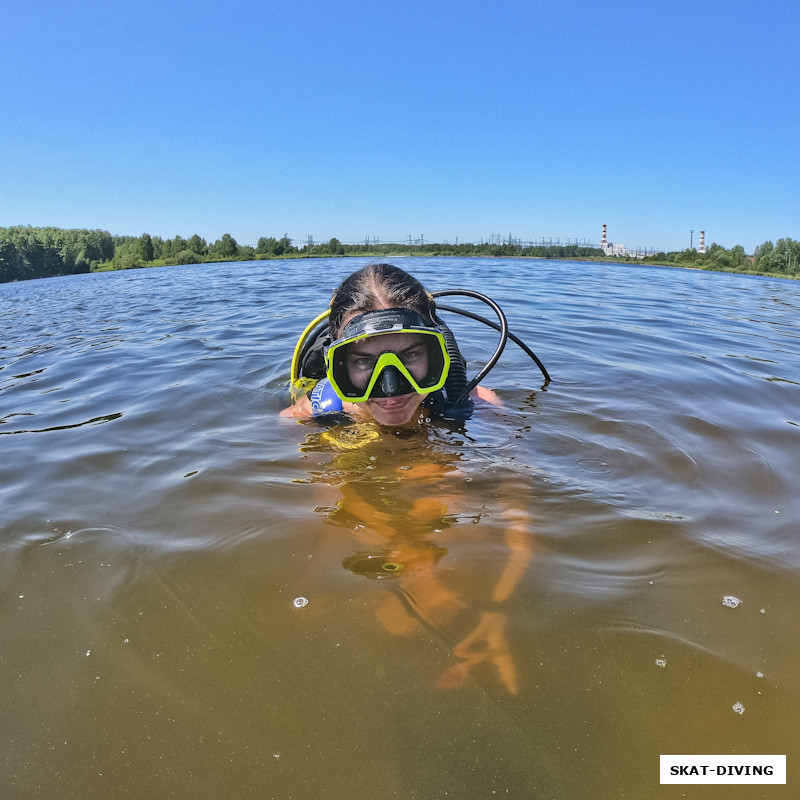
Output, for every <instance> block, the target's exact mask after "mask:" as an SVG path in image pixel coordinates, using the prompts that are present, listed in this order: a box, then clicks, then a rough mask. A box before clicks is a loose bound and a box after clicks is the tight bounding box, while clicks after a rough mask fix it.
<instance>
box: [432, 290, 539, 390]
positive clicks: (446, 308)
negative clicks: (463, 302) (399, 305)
mask: <svg viewBox="0 0 800 800" xmlns="http://www.w3.org/2000/svg"><path fill="white" fill-rule="evenodd" d="M436 307H437V308H440V309H441V310H442V311H450V312H452V313H453V314H461V315H462V316H464V317H469V318H470V319H474V320H475V321H476V322H482V323H483V324H484V325H488V326H489V327H490V328H494V329H495V330H496V331H499V330H500V326H499V325H498V324H497V323H496V322H494V321H493V320H491V319H486V317H483V316H481V315H480V314H476V313H475V312H474V311H467V310H466V309H464V308H456V307H455V306H444V305H441V304H437V306H436ZM508 338H509V339H511V341H512V342H514V344H516V345H519V347H521V348H522V349H523V350H524V351H525V352H526V353H527V354H528V355H529V356H530V358H531V360H532V361H534V363H535V364H536V366H537V367H539V370H540V371H541V373H542V376H543V377H544V379H545V381H546V382H547V383H550V381H551V380H552V379H551V378H550V373H549V372H548V371H547V367H545V365H544V364H542V362H541V361H540V360H539V357H538V356H537V355H536V353H534V352H533V350H531V348H530V347H528V345H526V344H525V342H523V341H522V339H520V338H519V336H516V335H515V334H513V333H512V332H511V331H508Z"/></svg>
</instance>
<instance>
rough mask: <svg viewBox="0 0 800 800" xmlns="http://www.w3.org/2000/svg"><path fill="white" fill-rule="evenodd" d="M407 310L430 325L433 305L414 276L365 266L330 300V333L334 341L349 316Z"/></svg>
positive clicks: (386, 266) (389, 268)
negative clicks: (390, 310)
mask: <svg viewBox="0 0 800 800" xmlns="http://www.w3.org/2000/svg"><path fill="white" fill-rule="evenodd" d="M384 306H385V307H388V308H409V309H412V310H414V311H416V312H418V313H419V314H421V315H422V316H423V317H424V318H425V319H426V320H427V321H428V322H429V323H430V324H432V322H433V314H434V313H435V309H436V304H435V303H434V300H433V298H432V297H431V295H430V294H429V293H428V292H427V291H425V287H424V286H423V285H422V284H421V283H420V282H419V281H418V280H417V279H416V278H414V277H413V276H411V275H409V274H408V273H407V272H406V271H405V270H403V269H400V267H395V266H394V265H392V264H368V265H367V266H366V267H363V268H362V269H360V270H358V271H357V272H354V273H353V274H352V275H350V276H348V277H347V278H345V279H344V280H343V281H342V282H341V283H340V284H339V287H338V288H337V289H336V291H335V292H334V293H333V298H332V299H331V315H330V319H329V324H330V331H331V333H332V334H333V336H334V337H336V336H338V335H339V333H340V332H341V329H342V323H343V322H344V319H345V317H346V316H348V315H349V314H353V313H354V312H355V313H356V314H364V313H366V312H367V311H374V310H375V309H377V308H380V307H384Z"/></svg>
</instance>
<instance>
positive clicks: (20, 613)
mask: <svg viewBox="0 0 800 800" xmlns="http://www.w3.org/2000/svg"><path fill="white" fill-rule="evenodd" d="M362 263H365V262H364V261H363V260H356V259H340V260H330V261H325V260H314V261H305V262H298V261H295V262H265V263H261V264H251V265H248V264H229V265H208V266H206V267H194V268H175V269H171V268H165V269H160V270H149V271H137V272H129V273H115V274H105V275H94V276H75V277H72V278H69V279H51V280H47V281H35V282H29V283H24V284H14V285H2V286H0V317H1V318H2V320H3V326H4V329H5V333H4V334H3V338H2V341H0V502H2V506H1V508H2V520H1V521H0V536H2V539H1V540H0V541H1V542H2V549H1V550H0V581H2V606H0V609H1V616H0V666H1V667H2V683H0V698H1V699H2V708H3V725H2V729H0V745H1V746H0V797H2V798H3V799H4V800H6V799H8V800H12V799H15V798H25V799H26V800H27V799H28V798H31V799H35V800H38V798H47V799H48V800H49V798H53V797H69V798H72V797H75V798H103V800H106V799H109V798H110V799H111V800H115V799H116V798H128V797H130V798H139V797H141V798H145V797H148V798H149V797H156V798H187V800H188V799H190V798H191V799H192V800H194V799H196V798H219V797H233V798H239V797H242V798H244V797H259V798H275V799H276V800H284V799H285V800H291V799H297V800H311V799H312V798H314V799H315V798H319V797H329V798H332V800H340V799H341V800H344V799H345V798H347V800H360V799H361V798H370V799H371V800H372V799H373V798H391V797H398V798H423V799H425V800H439V798H448V797H453V798H460V799H461V800H478V799H479V798H481V799H482V798H489V797H519V798H555V799H556V800H567V799H568V798H570V799H571V798H575V797H590V796H591V797H595V798H603V800H606V799H607V800H612V798H620V797H628V798H642V797H649V796H651V795H652V794H655V793H656V792H657V793H658V794H659V796H664V797H666V798H673V797H675V798H678V797H682V796H684V795H685V796H687V797H693V798H717V797H723V796H724V797H734V798H738V797H746V798H774V797H783V796H785V797H790V796H793V794H794V793H795V791H796V789H795V788H794V787H795V786H796V784H797V780H796V774H795V770H794V763H795V761H796V750H797V742H798V741H800V697H799V693H800V690H799V688H798V680H797V673H798V669H799V668H800V644H799V643H798V638H797V636H796V632H795V631H796V623H795V617H796V614H797V608H798V601H800V581H799V579H798V578H799V575H800V549H798V546H797V538H798V527H799V524H798V523H799V521H800V509H799V508H798V500H797V492H796V474H797V467H796V464H797V459H798V456H797V453H798V452H800V427H798V426H800V347H798V344H799V342H798V339H800V334H799V333H798V325H797V319H798V311H799V310H800V284H798V283H795V282H783V281H778V280H773V279H758V278H747V277H741V276H730V275H720V274H704V273H695V272H689V271H681V270H667V269H655V268H633V267H624V266H609V265H590V264H569V263H566V264H565V263H563V262H516V261H503V260H495V259H491V260H472V259H471V260H459V259H441V260H431V259H419V260H410V259H409V260H399V261H398V262H396V263H399V264H401V265H402V266H405V267H406V268H408V269H409V270H411V271H413V272H414V273H415V274H418V275H419V276H420V277H421V278H422V279H423V281H424V282H425V283H426V284H427V285H428V286H429V288H431V289H434V290H435V289H444V288H454V287H461V286H466V287H470V288H475V289H478V290H480V291H484V292H486V293H487V294H489V295H490V296H492V297H494V298H495V299H496V300H498V301H499V302H500V303H501V305H502V306H503V307H504V309H505V310H506V312H507V313H508V315H509V318H510V322H511V325H512V329H513V330H515V331H516V332H517V333H519V334H520V335H521V336H522V338H523V339H524V340H525V341H527V342H528V343H529V344H530V345H531V346H533V348H534V349H535V350H536V351H537V353H538V354H539V356H540V357H541V358H542V360H543V361H544V362H545V364H546V365H547V367H548V368H549V370H550V372H551V373H552V375H553V379H554V380H553V383H551V384H550V385H549V386H548V387H547V388H546V389H544V390H543V389H542V388H541V386H542V381H541V377H540V375H539V373H538V371H537V370H536V368H535V367H534V366H533V365H531V364H530V362H527V361H526V357H525V356H524V354H523V353H522V352H521V351H519V350H516V349H514V348H513V346H512V345H509V349H508V350H507V352H506V353H505V355H504V356H503V358H502V360H501V362H500V365H499V366H498V367H497V368H496V369H495V370H494V371H493V372H492V373H491V375H490V379H489V380H488V381H487V383H488V384H489V385H491V386H492V387H494V388H495V389H496V390H497V391H498V392H499V394H500V395H501V397H502V398H503V400H504V401H505V403H506V408H505V410H496V409H492V408H483V409H480V410H479V411H478V412H477V413H476V415H475V416H474V417H473V418H472V419H471V420H469V421H468V422H467V423H466V425H465V426H463V428H458V427H455V426H448V425H444V424H432V425H430V426H427V427H425V428H424V429H421V430H419V431H416V432H414V433H413V434H411V435H403V436H400V435H397V434H396V433H395V432H392V431H386V430H379V429H373V428H370V427H369V426H365V425H358V426H352V427H346V428H339V429H333V430H324V429H321V428H319V427H317V426H315V425H311V424H298V423H296V422H294V421H289V420H285V419H278V417H277V412H278V410H279V409H280V408H281V406H282V405H283V403H284V402H285V399H286V398H285V383H286V380H287V378H288V360H289V357H290V355H291V350H292V348H293V346H294V342H295V339H296V337H297V335H298V334H299V332H300V330H302V328H303V327H304V326H305V324H306V322H307V321H308V320H309V319H310V318H311V317H312V316H314V315H315V314H316V313H317V311H318V309H322V308H324V306H325V304H326V303H327V300H328V297H329V290H330V288H331V287H332V286H333V285H335V283H337V282H338V280H339V279H340V278H341V277H343V275H345V274H347V273H348V272H349V271H351V270H352V269H355V268H356V267H358V266H360V265H361V264H362ZM469 307H470V308H472V309H473V310H478V311H480V312H483V309H479V308H475V307H473V306H469ZM453 326H454V328H455V330H456V334H457V336H458V338H459V341H460V343H461V345H462V349H464V350H465V351H466V352H467V354H468V356H470V359H471V370H472V371H473V372H474V371H475V370H476V369H478V368H479V367H480V364H481V363H482V359H483V360H485V359H486V358H487V357H488V356H489V355H490V354H491V351H492V349H493V347H494V342H495V337H496V334H495V333H494V332H492V331H490V330H489V329H488V328H484V327H483V326H479V325H477V324H476V323H473V322H469V321H464V320H462V319H460V318H456V319H455V320H454V321H453ZM298 598H306V599H307V601H308V602H307V604H306V605H304V606H302V607H299V608H298V607H296V605H295V600H296V599H298ZM726 598H728V599H726ZM730 598H735V599H730ZM737 600H738V601H739V602H738V603H737V602H736V601H737ZM737 704H738V705H737ZM734 706H736V709H738V711H737V710H735V709H734ZM742 709H743V713H738V712H739V711H742ZM662 753H663V754H666V753H697V754H717V753H722V754H726V753H730V754H761V753H764V754H772V753H777V754H787V757H788V758H787V761H788V773H789V785H788V786H786V787H779V786H763V787H758V786H749V787H748V786H743V787H714V786H706V787H704V786H663V787H661V786H659V784H658V781H659V775H658V769H659V759H658V756H659V754H662Z"/></svg>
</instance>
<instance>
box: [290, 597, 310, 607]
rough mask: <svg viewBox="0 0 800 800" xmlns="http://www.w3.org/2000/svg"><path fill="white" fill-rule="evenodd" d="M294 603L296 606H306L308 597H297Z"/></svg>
mask: <svg viewBox="0 0 800 800" xmlns="http://www.w3.org/2000/svg"><path fill="white" fill-rule="evenodd" d="M293 605H294V607H295V608H305V607H306V606H307V605H308V598H307V597H295V599H294V603H293Z"/></svg>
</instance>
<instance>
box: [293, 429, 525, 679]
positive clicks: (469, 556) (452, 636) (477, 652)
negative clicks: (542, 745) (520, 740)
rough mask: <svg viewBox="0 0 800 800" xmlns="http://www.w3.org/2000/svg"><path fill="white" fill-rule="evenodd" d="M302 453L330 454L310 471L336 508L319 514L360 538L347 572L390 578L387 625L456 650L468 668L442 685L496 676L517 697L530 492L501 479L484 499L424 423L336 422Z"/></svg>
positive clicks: (385, 596)
mask: <svg viewBox="0 0 800 800" xmlns="http://www.w3.org/2000/svg"><path fill="white" fill-rule="evenodd" d="M303 449H304V450H305V451H306V452H308V451H314V452H318V453H320V452H322V453H329V454H330V455H331V459H330V461H329V463H327V464H326V465H325V466H324V468H323V469H321V470H318V471H315V472H312V473H311V479H312V481H313V482H314V483H315V484H317V485H318V486H319V487H320V491H321V492H324V493H325V495H326V500H328V501H329V502H326V503H325V504H324V505H320V506H318V508H317V510H318V511H320V512H321V513H323V514H324V515H325V519H326V522H328V523H329V524H331V525H334V526H336V527H337V528H340V529H344V530H347V531H348V533H349V535H350V536H351V537H352V539H353V545H354V549H355V552H354V553H353V554H352V555H350V556H348V557H347V558H345V559H344V560H343V566H344V567H345V568H346V569H347V570H349V571H350V572H351V573H353V574H355V575H358V576H362V577H365V578H368V579H372V580H377V581H381V589H382V590H383V589H385V591H383V592H382V596H381V598H380V600H379V601H378V604H377V606H376V618H377V620H378V622H379V623H380V624H381V625H382V626H383V628H384V629H385V630H386V631H388V632H389V633H391V634H394V635H397V636H404V635H405V636H407V635H411V634H413V633H415V632H416V631H418V630H419V629H421V628H427V629H429V630H432V631H434V632H435V633H436V634H437V636H438V637H439V638H441V639H442V640H444V641H446V642H448V646H449V647H450V649H451V651H452V654H453V655H454V656H455V657H456V658H457V659H458V663H456V664H454V665H452V666H450V667H448V668H446V669H445V670H444V671H443V673H442V674H441V676H440V678H439V681H438V685H439V687H440V688H448V689H451V688H457V687H459V686H462V685H463V684H464V683H465V682H466V680H467V679H468V678H469V677H473V678H474V677H477V676H478V674H479V673H480V672H482V671H486V677H489V675H488V672H492V673H493V675H491V679H492V680H498V679H499V681H500V682H501V683H502V685H503V686H504V687H505V688H506V689H507V690H508V691H509V692H511V693H512V694H516V693H517V692H518V691H519V680H518V672H517V668H516V665H515V662H514V658H513V656H512V653H511V650H510V648H509V644H508V639H507V632H506V628H507V611H506V609H505V608H504V604H505V603H506V601H508V600H509V598H510V597H511V595H512V593H513V592H514V589H515V588H516V586H517V585H518V583H519V582H520V580H521V579H522V577H523V576H524V574H525V572H526V570H527V568H528V565H529V563H530V561H531V559H532V556H533V535H532V518H531V515H530V512H529V511H528V510H527V509H525V508H524V506H523V502H524V496H525V493H524V491H523V492H521V491H519V489H520V487H513V486H511V485H508V484H502V485H501V484H500V483H498V484H492V492H491V494H490V495H487V493H486V492H485V491H482V492H481V493H476V492H475V491H474V484H472V483H471V482H470V480H471V479H470V478H469V477H468V476H467V475H466V469H465V467H466V465H465V464H464V463H463V458H464V456H463V454H462V452H461V451H460V450H458V449H456V448H454V447H453V444H452V443H448V442H446V441H445V440H443V439H441V438H439V439H438V440H437V435H436V431H435V429H433V428H426V427H424V426H423V427H418V428H415V429H398V430H392V429H389V428H385V427H380V426H378V425H374V424H372V423H365V422H361V423H356V424H354V425H345V426H336V427H333V428H330V429H328V430H326V431H322V432H320V431H315V432H314V433H313V434H310V435H309V436H308V438H307V441H306V444H305V446H304V448H303ZM323 487H328V488H327V489H323ZM470 523H472V524H470ZM479 668H480V669H479Z"/></svg>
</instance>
